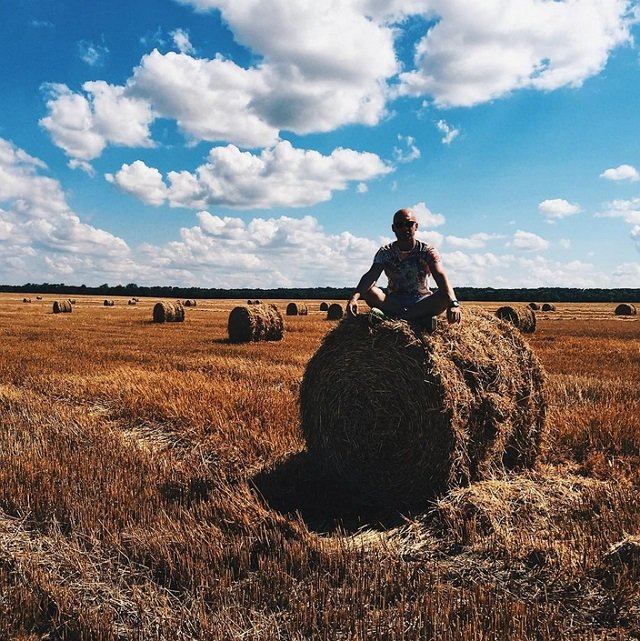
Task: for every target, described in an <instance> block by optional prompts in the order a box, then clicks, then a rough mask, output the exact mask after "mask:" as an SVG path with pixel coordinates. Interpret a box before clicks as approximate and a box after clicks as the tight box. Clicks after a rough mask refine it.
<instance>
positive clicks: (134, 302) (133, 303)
mask: <svg viewBox="0 0 640 641" xmlns="http://www.w3.org/2000/svg"><path fill="white" fill-rule="evenodd" d="M137 302H138V301H137V300H136V299H135V298H130V299H129V300H128V301H127V305H136V304H137Z"/></svg>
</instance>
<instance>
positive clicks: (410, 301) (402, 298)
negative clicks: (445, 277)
mask: <svg viewBox="0 0 640 641" xmlns="http://www.w3.org/2000/svg"><path fill="white" fill-rule="evenodd" d="M429 296H431V294H430V293H429V294H417V293H416V294H399V293H395V292H392V293H389V294H387V300H391V301H394V302H396V303H398V304H399V305H400V306H401V307H405V308H407V307H413V305H415V304H416V303H419V302H420V301H421V300H424V299H425V298H429Z"/></svg>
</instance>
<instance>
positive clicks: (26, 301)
mask: <svg viewBox="0 0 640 641" xmlns="http://www.w3.org/2000/svg"><path fill="white" fill-rule="evenodd" d="M22 302H23V303H30V302H31V299H30V298H23V299H22Z"/></svg>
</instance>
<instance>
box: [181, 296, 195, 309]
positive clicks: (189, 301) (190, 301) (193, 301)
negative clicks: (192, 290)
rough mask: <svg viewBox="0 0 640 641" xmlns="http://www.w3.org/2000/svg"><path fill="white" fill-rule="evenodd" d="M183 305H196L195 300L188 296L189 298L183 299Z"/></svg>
mask: <svg viewBox="0 0 640 641" xmlns="http://www.w3.org/2000/svg"><path fill="white" fill-rule="evenodd" d="M183 305H184V306H185V307H195V306H196V301H195V300H193V298H189V299H187V300H185V301H184V303H183Z"/></svg>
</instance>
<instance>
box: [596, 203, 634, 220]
mask: <svg viewBox="0 0 640 641" xmlns="http://www.w3.org/2000/svg"><path fill="white" fill-rule="evenodd" d="M594 216H595V217H596V218H622V220H624V221H625V222H627V223H631V224H632V225H640V198H632V199H631V200H614V201H612V202H610V203H607V204H606V205H605V209H604V210H603V211H600V212H597V213H596V214H594Z"/></svg>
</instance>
